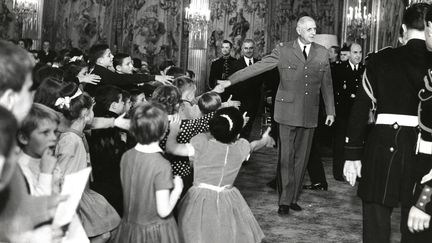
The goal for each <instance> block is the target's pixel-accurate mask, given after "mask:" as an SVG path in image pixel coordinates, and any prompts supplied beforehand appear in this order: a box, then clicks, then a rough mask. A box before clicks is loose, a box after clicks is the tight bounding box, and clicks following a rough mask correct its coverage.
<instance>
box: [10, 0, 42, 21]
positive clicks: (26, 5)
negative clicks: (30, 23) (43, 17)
mask: <svg viewBox="0 0 432 243" xmlns="http://www.w3.org/2000/svg"><path fill="white" fill-rule="evenodd" d="M38 9H39V1H38V0H14V2H13V11H14V13H15V14H16V15H17V16H18V17H19V18H25V17H27V16H29V15H30V16H31V15H35V14H37V11H38Z"/></svg>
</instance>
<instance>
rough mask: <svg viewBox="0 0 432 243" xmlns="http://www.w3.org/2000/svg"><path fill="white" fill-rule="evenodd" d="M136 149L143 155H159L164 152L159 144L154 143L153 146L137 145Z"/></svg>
mask: <svg viewBox="0 0 432 243" xmlns="http://www.w3.org/2000/svg"><path fill="white" fill-rule="evenodd" d="M135 149H136V150H137V151H139V152H142V153H159V152H163V150H162V149H161V148H160V147H159V142H153V143H151V144H140V143H137V145H135Z"/></svg>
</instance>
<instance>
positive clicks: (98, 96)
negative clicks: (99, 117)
mask: <svg viewBox="0 0 432 243" xmlns="http://www.w3.org/2000/svg"><path fill="white" fill-rule="evenodd" d="M120 98H122V90H121V89H119V88H117V87H116V86H112V85H103V86H99V87H97V89H96V92H95V101H96V105H95V110H103V111H107V110H109V108H110V106H111V104H112V103H113V102H116V103H118V102H119V100H120Z"/></svg>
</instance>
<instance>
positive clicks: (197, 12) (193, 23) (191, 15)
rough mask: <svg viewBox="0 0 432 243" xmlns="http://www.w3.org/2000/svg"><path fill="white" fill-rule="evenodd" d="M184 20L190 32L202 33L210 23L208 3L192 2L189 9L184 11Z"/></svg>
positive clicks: (200, 0)
mask: <svg viewBox="0 0 432 243" xmlns="http://www.w3.org/2000/svg"><path fill="white" fill-rule="evenodd" d="M185 11H186V20H187V22H188V24H189V29H190V30H191V31H195V32H200V31H202V30H203V29H204V28H205V27H206V26H207V24H208V22H209V21H210V9H209V6H208V1H202V0H192V1H191V3H190V5H189V7H188V8H186V9H185Z"/></svg>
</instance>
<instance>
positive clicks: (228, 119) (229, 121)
mask: <svg viewBox="0 0 432 243" xmlns="http://www.w3.org/2000/svg"><path fill="white" fill-rule="evenodd" d="M221 117H223V118H225V119H227V121H228V125H229V131H231V129H232V128H233V126H234V124H233V121H232V120H231V117H229V116H228V115H226V114H222V115H221Z"/></svg>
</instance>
